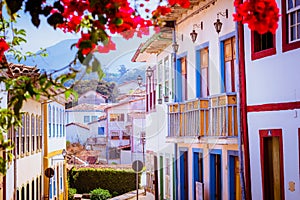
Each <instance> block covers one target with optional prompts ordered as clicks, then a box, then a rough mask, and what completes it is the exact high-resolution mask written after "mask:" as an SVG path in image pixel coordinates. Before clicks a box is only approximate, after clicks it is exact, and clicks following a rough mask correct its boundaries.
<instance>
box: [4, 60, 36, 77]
mask: <svg viewBox="0 0 300 200" xmlns="http://www.w3.org/2000/svg"><path fill="white" fill-rule="evenodd" d="M39 71H40V70H39V69H38V68H36V66H26V65H24V64H14V63H9V64H8V71H7V74H8V75H9V76H10V77H18V76H38V75H39V74H40V73H39Z"/></svg>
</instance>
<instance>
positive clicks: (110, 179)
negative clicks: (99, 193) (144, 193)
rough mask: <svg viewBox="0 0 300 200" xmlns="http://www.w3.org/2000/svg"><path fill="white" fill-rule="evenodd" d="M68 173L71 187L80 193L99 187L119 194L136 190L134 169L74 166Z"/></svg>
mask: <svg viewBox="0 0 300 200" xmlns="http://www.w3.org/2000/svg"><path fill="white" fill-rule="evenodd" d="M68 175H69V177H68V178H69V179H68V180H69V185H70V187H71V188H76V189H77V192H78V193H79V194H83V193H89V192H90V191H92V190H94V189H97V188H102V189H106V190H108V191H109V192H110V193H111V194H113V192H116V193H117V194H119V195H121V194H124V193H126V192H130V191H132V190H136V173H135V172H134V171H133V170H120V169H103V168H101V169H94V168H82V169H75V168H74V169H72V170H70V171H69V172H68ZM139 182H140V176H139Z"/></svg>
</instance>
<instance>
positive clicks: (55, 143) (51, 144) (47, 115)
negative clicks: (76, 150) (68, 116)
mask: <svg viewBox="0 0 300 200" xmlns="http://www.w3.org/2000/svg"><path fill="white" fill-rule="evenodd" d="M65 103H66V100H65V98H64V97H63V96H57V97H56V98H55V101H54V100H47V101H44V102H42V114H43V125H42V127H43V132H44V138H43V142H44V146H43V171H44V172H46V170H48V169H53V176H52V177H51V178H49V177H44V197H48V199H49V200H51V199H63V198H67V195H68V193H67V179H66V177H67V174H66V166H65V156H66V154H67V152H66V151H65V149H66V128H65V124H66V123H65Z"/></svg>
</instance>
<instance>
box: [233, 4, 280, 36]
mask: <svg viewBox="0 0 300 200" xmlns="http://www.w3.org/2000/svg"><path fill="white" fill-rule="evenodd" d="M234 6H235V7H236V13H234V14H233V19H234V20H235V21H240V22H242V23H243V24H248V27H249V28H250V29H251V30H253V31H257V32H258V33H259V34H264V33H267V32H271V33H273V34H274V33H275V32H276V29H277V27H278V20H279V9H278V7H277V4H276V2H275V0H251V1H250V0H249V1H245V2H244V3H242V4H239V3H238V1H237V0H236V1H234Z"/></svg>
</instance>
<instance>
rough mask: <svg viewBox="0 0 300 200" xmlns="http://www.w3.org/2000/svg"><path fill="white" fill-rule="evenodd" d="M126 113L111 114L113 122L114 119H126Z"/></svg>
mask: <svg viewBox="0 0 300 200" xmlns="http://www.w3.org/2000/svg"><path fill="white" fill-rule="evenodd" d="M124 118H125V117H124V114H123V113H122V114H110V121H111V122H114V121H120V122H123V121H124V120H125V119H124Z"/></svg>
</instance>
